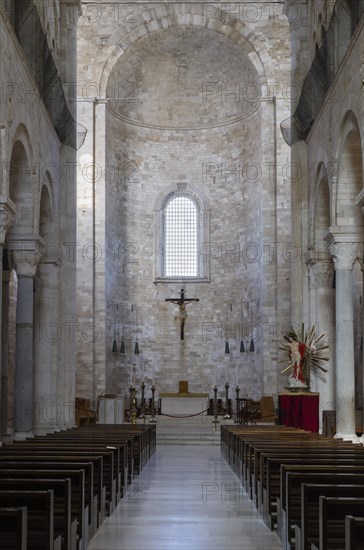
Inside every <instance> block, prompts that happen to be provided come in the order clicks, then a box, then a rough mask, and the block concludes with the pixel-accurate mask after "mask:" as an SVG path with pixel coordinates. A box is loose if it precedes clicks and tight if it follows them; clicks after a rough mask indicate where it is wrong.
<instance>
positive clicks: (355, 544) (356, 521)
mask: <svg viewBox="0 0 364 550" xmlns="http://www.w3.org/2000/svg"><path fill="white" fill-rule="evenodd" d="M363 548H364V517H354V516H350V515H348V516H345V550H362V549H363Z"/></svg>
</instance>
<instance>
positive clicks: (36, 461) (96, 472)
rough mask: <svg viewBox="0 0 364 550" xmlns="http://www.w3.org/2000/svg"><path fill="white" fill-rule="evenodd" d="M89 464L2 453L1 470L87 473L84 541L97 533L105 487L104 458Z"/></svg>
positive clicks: (71, 458)
mask: <svg viewBox="0 0 364 550" xmlns="http://www.w3.org/2000/svg"><path fill="white" fill-rule="evenodd" d="M89 460H90V461H89V462H86V461H85V457H77V456H74V455H72V456H68V457H65V456H64V455H62V456H47V455H44V456H43V455H42V456H38V455H35V454H33V455H32V454H29V455H23V454H18V453H17V454H16V455H15V453H10V454H8V455H5V454H4V453H0V469H1V468H14V469H18V468H32V469H38V470H40V469H58V468H60V469H62V470H63V469H74V468H80V469H83V470H84V471H85V503H84V514H83V520H82V526H81V532H82V539H84V538H85V537H86V538H87V539H89V538H90V537H91V536H92V535H94V534H95V533H96V530H97V527H98V525H97V516H98V499H99V498H101V491H102V487H103V480H102V457H97V458H91V459H89Z"/></svg>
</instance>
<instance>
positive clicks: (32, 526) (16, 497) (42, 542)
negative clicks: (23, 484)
mask: <svg viewBox="0 0 364 550" xmlns="http://www.w3.org/2000/svg"><path fill="white" fill-rule="evenodd" d="M0 502H1V503H2V505H3V506H5V507H7V508H8V507H16V506H26V508H27V510H28V529H27V550H61V537H60V536H58V537H56V538H55V537H54V529H53V525H54V507H53V504H54V503H53V491H51V490H48V491H0Z"/></svg>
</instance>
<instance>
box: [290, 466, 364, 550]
mask: <svg viewBox="0 0 364 550" xmlns="http://www.w3.org/2000/svg"><path fill="white" fill-rule="evenodd" d="M281 469H282V474H281V497H280V501H281V503H282V507H281V509H282V512H281V531H280V533H279V534H280V536H281V539H282V544H283V548H284V549H288V548H294V540H293V538H294V537H293V535H294V533H295V528H294V525H296V524H300V523H301V484H302V483H328V484H356V483H358V484H364V467H363V466H340V465H336V466H335V465H331V466H330V465H321V466H317V465H316V466H315V465H311V466H307V465H300V466H297V465H295V466H292V465H289V464H286V465H282V468H281ZM283 478H284V479H285V482H284V483H283Z"/></svg>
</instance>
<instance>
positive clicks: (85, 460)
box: [0, 425, 156, 550]
mask: <svg viewBox="0 0 364 550" xmlns="http://www.w3.org/2000/svg"><path fill="white" fill-rule="evenodd" d="M155 441H156V427H155V426H131V425H121V426H119V425H103V426H87V427H84V428H81V429H71V430H67V431H65V432H60V433H56V434H50V435H47V436H41V437H36V438H32V439H30V440H27V441H25V442H15V443H13V444H11V445H5V446H4V447H2V448H0V488H1V484H3V483H4V484H5V483H6V479H7V477H8V474H9V473H10V472H9V470H11V471H13V472H17V473H14V475H13V477H11V478H10V479H12V480H13V479H14V480H15V481H14V483H15V484H16V483H20V479H28V481H27V482H26V483H29V484H31V483H33V478H35V477H36V478H37V479H38V480H40V479H46V477H44V474H43V473H41V472H43V471H49V472H57V473H53V476H54V479H55V480H58V481H59V482H61V479H64V477H65V475H67V473H65V470H66V471H67V472H68V471H70V472H71V471H72V469H73V473H72V474H71V473H70V475H74V476H77V475H79V473H80V472H82V475H83V476H84V477H83V483H84V488H83V490H81V488H80V486H79V484H78V485H77V484H75V488H74V491H72V492H71V519H73V520H75V519H77V523H78V533H77V543H78V549H79V550H85V549H86V548H87V545H88V541H89V540H90V538H91V536H92V535H93V534H94V533H95V532H96V529H97V527H98V526H99V525H101V523H102V521H103V519H104V517H105V515H106V514H107V513H109V514H111V513H112V511H113V510H114V508H115V506H116V505H117V504H118V502H119V500H120V498H121V496H122V495H123V491H124V489H125V487H126V485H127V483H128V481H129V482H130V481H131V480H132V478H133V475H134V471H135V472H140V471H141V469H142V467H143V466H144V464H145V463H146V462H147V460H148V458H149V457H150V456H151V455H152V453H153V452H154V450H155ZM58 469H59V470H58ZM22 470H23V471H22ZM33 470H34V472H37V473H36V474H34V472H33ZM30 472H32V474H31V473H30ZM26 473H28V474H29V477H28V478H26V477H24V475H25V474H26ZM42 476H43V477H42ZM50 479H53V477H52V478H50ZM76 485H77V487H78V490H77V491H76ZM71 488H72V482H71ZM76 493H77V496H76ZM81 503H82V504H81ZM76 509H77V510H76ZM74 541H75V537H73V538H72V536H71V542H70V545H71V548H72V550H73V546H74ZM72 545H73V546H72Z"/></svg>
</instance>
